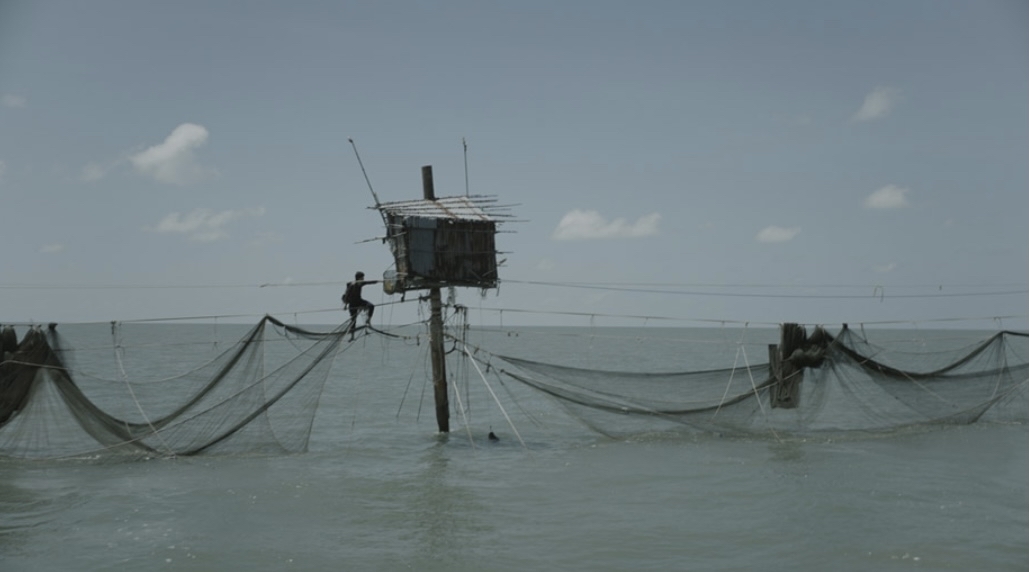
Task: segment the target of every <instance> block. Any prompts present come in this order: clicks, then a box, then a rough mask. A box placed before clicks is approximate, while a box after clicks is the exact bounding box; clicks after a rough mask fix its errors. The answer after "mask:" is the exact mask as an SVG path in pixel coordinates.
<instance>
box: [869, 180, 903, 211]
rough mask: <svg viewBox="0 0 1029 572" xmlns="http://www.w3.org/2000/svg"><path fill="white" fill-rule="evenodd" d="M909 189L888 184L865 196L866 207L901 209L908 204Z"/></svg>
mask: <svg viewBox="0 0 1029 572" xmlns="http://www.w3.org/2000/svg"><path fill="white" fill-rule="evenodd" d="M907 194H908V189H903V188H901V187H898V186H896V185H886V186H885V187H883V188H881V189H879V190H878V191H876V192H874V193H872V194H870V195H868V196H867V197H866V198H865V208H869V209H883V210H886V209H900V208H904V207H906V206H908V199H907Z"/></svg>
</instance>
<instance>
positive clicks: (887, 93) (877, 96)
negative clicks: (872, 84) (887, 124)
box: [851, 87, 900, 121]
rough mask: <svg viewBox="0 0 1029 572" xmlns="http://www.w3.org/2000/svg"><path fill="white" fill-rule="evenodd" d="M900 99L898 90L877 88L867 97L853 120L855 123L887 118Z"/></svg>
mask: <svg viewBox="0 0 1029 572" xmlns="http://www.w3.org/2000/svg"><path fill="white" fill-rule="evenodd" d="M899 98H900V92H899V91H898V90H896V89H893V88H891V87H877V88H875V89H873V90H872V92H871V93H869V94H868V95H866V96H865V101H864V103H862V104H861V109H858V110H857V113H855V114H854V117H852V118H851V119H853V120H854V121H871V120H873V119H879V118H880V117H885V116H886V115H888V114H889V113H890V111H891V110H892V109H893V106H894V105H896V104H897V100H898V99H899Z"/></svg>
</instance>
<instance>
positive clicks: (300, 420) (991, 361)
mask: <svg viewBox="0 0 1029 572" xmlns="http://www.w3.org/2000/svg"><path fill="white" fill-rule="evenodd" d="M350 326H351V322H349V321H348V322H345V323H343V324H342V325H340V326H339V327H338V328H336V329H333V330H331V331H327V332H314V331H310V330H306V329H302V328H298V327H292V326H287V325H285V324H283V323H282V322H280V321H278V320H276V319H275V318H272V317H270V316H266V317H264V318H263V319H261V320H260V321H259V322H258V323H257V324H256V325H254V326H253V327H251V328H250V329H249V330H248V331H246V332H245V333H244V334H243V335H242V336H241V337H240V338H239V339H238V341H234V342H233V343H222V344H220V345H219V344H218V343H217V342H215V343H213V344H212V343H203V342H201V341H199V340H187V342H186V343H182V344H181V345H182V346H183V348H184V349H183V350H182V351H181V352H179V351H176V348H175V347H174V346H175V340H174V336H168V335H165V334H167V332H166V331H164V330H159V327H160V326H154V325H144V326H143V327H142V329H140V330H138V331H127V330H125V328H124V327H123V325H119V324H112V328H111V337H110V338H109V339H108V340H107V341H106V343H100V342H103V340H99V341H97V340H93V342H95V346H94V347H90V348H79V349H76V348H74V347H73V346H72V344H71V343H70V342H69V340H68V339H66V337H65V336H63V335H62V334H61V332H60V329H59V328H57V327H56V326H51V327H48V328H42V327H35V328H32V329H29V330H28V331H26V332H25V333H24V335H23V337H22V339H21V340H20V342H19V340H18V339H17V336H16V334H15V332H14V330H13V329H11V328H4V330H3V335H2V336H0V341H2V345H0V350H2V355H3V361H2V363H0V457H14V458H60V457H82V456H95V455H106V454H128V455H136V456H174V455H196V454H202V453H218V454H237V453H271V454H278V453H294V452H301V451H304V450H306V449H307V445H308V441H309V438H310V435H311V429H312V424H313V422H314V416H315V413H316V409H317V406H318V402H319V398H320V396H321V393H322V389H323V388H324V386H325V383H326V380H327V378H328V375H329V371H330V368H331V366H332V364H333V361H334V358H335V357H336V356H337V355H338V354H339V353H340V352H341V351H343V350H345V349H346V348H347V347H349V346H348V345H343V344H345V343H346V341H347V339H348V338H349V337H350V336H349V335H350V334H351V332H349V327H350ZM785 326H790V325H789V324H787V325H784V329H783V336H782V337H781V338H780V340H781V342H782V343H781V344H780V346H779V347H780V348H782V347H785V346H786V345H787V344H786V342H787V341H790V343H795V346H796V347H794V348H793V349H792V350H790V351H777V352H772V351H770V352H769V358H770V361H769V362H768V363H758V364H753V363H748V362H747V360H744V361H743V362H737V363H736V364H735V365H734V367H729V368H723V369H701V370H697V371H683V372H673V373H666V372H645V371H611V370H602V369H585V368H582V367H569V366H567V365H557V364H553V363H544V362H542V361H538V360H533V359H530V358H529V357H514V356H510V355H506V353H513V352H511V351H507V352H506V353H505V354H501V353H495V352H492V351H490V350H489V348H484V347H483V348H472V347H471V346H467V345H465V349H466V351H464V352H454V351H452V352H449V353H450V355H449V357H448V361H457V360H464V359H468V360H475V361H476V362H481V363H479V364H477V366H476V367H475V368H462V367H460V366H459V367H456V368H451V371H452V372H453V371H462V370H463V371H465V372H466V373H467V372H469V371H475V372H479V373H481V372H488V371H490V370H491V369H492V371H493V372H495V373H497V374H499V375H500V376H501V378H500V379H501V380H502V381H503V380H505V379H506V380H515V381H517V382H520V383H521V384H524V386H525V387H527V388H531V390H533V391H538V392H542V393H543V394H545V395H547V396H550V397H552V398H554V400H555V401H556V402H557V403H558V404H560V406H562V407H563V408H564V409H565V410H567V412H569V413H570V414H571V415H572V416H573V417H574V418H576V419H578V420H580V421H582V422H583V423H584V424H586V425H587V426H589V427H590V428H592V429H593V430H595V431H597V432H599V433H602V434H605V435H610V436H623V435H627V434H632V433H637V432H647V431H654V430H662V429H665V428H669V427H676V428H682V427H687V428H689V429H691V430H698V431H704V432H715V433H719V434H729V435H732V434H755V433H762V434H764V433H768V432H774V433H779V432H783V433H796V434H809V433H819V432H854V431H858V432H862V431H868V432H882V431H891V430H895V429H898V428H903V427H910V426H927V425H934V424H969V423H975V422H978V421H989V422H1016V423H1026V422H1029V362H1027V356H1029V334H1025V333H1018V332H1010V331H1001V332H999V333H997V334H994V335H992V336H989V337H988V338H985V339H983V340H981V341H980V342H978V343H975V344H971V345H964V346H962V347H959V348H954V349H947V350H937V351H928V350H927V351H907V352H901V351H894V350H892V349H890V348H886V347H882V346H879V345H876V344H873V343H872V342H870V341H869V340H868V339H867V338H866V337H865V336H864V335H863V332H861V333H859V332H857V331H855V330H853V329H849V328H847V327H844V328H843V329H842V330H841V331H840V332H839V333H838V334H836V335H835V336H833V335H830V334H828V333H827V332H826V331H825V330H823V329H822V328H816V329H815V331H814V333H813V334H812V336H811V337H807V334H806V332H805V331H803V328H800V329H799V330H792V331H793V332H794V333H793V334H787V332H788V331H790V330H788V329H786V328H785ZM793 326H795V325H793ZM154 328H158V330H154ZM241 331H242V327H241ZM368 331H369V332H373V331H374V332H377V333H380V334H384V335H386V336H387V337H389V338H398V336H395V335H392V334H389V333H386V332H379V331H378V330H368ZM462 331H465V330H462ZM155 332H156V333H155ZM123 336H124V337H125V338H126V339H127V340H128V343H125V344H123V342H122V338H123ZM147 336H150V340H149V341H150V342H151V343H150V345H152V346H154V347H155V348H156V349H155V350H154V351H149V352H148V351H146V346H147V345H148V344H147V343H145V342H146V341H147V339H146V338H147ZM791 336H792V337H793V338H795V339H791ZM451 338H452V341H454V343H455V344H462V343H464V341H463V336H461V334H458V336H451ZM233 339H235V338H233ZM198 348H199V349H198ZM455 349H456V346H455ZM510 349H511V348H508V350H510ZM551 349H552V348H551ZM638 349H639V348H637V351H638ZM87 350H88V351H87ZM569 351H571V350H569ZM566 353H567V352H566ZM629 354H630V355H631V352H629ZM101 355H102V356H105V357H104V359H100V356H101ZM551 355H554V354H553V353H552V354H551ZM662 355H663V354H662ZM483 356H488V357H487V358H484V357H483ZM683 356H685V357H687V358H688V357H690V356H692V354H689V353H688V352H685V353H684V354H683ZM776 356H778V357H776ZM530 357H532V356H530ZM568 357H573V356H571V355H570V354H569V355H568ZM680 357H682V356H680ZM198 358H202V359H198ZM626 359H627V360H628V359H632V358H631V357H626ZM459 363H460V362H459ZM459 363H458V364H456V365H459ZM641 363H643V362H641ZM646 363H651V364H654V363H660V362H659V361H657V362H655V361H649V362H646ZM687 363H688V362H687ZM712 363H714V362H712ZM422 367H424V364H422ZM191 368H192V369H191ZM168 372H177V373H175V374H174V375H171V376H169V373H168ZM398 374H401V375H402V374H404V372H403V371H401V370H398ZM449 381H450V387H451V389H450V391H451V392H455V391H456V390H457V388H458V387H459V385H458V384H457V383H456V382H455V380H454V379H450V380H449ZM483 381H486V378H485V376H484V375H483ZM487 387H488V383H487ZM489 393H490V394H491V396H492V398H493V399H495V400H496V399H497V396H496V394H495V393H494V392H493V390H492V389H491V388H490V389H489ZM509 396H510V397H511V398H512V399H514V395H513V394H510V393H509ZM454 397H455V398H458V399H457V401H458V402H459V403H458V406H459V407H462V408H467V407H468V404H467V403H464V404H462V403H460V397H461V396H460V394H459V393H456V394H455V395H454ZM398 398H399V396H398ZM498 405H501V404H500V403H499V400H498ZM501 407H503V405H501ZM383 414H385V412H384V413H383ZM528 414H529V415H530V416H531V412H530V413H528ZM504 415H505V417H506V416H507V413H506V412H505V413H504ZM509 421H510V420H509Z"/></svg>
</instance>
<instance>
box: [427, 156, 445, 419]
mask: <svg viewBox="0 0 1029 572" xmlns="http://www.w3.org/2000/svg"><path fill="white" fill-rule="evenodd" d="M422 192H423V193H424V196H425V200H429V201H434V200H436V191H435V188H434V185H433V182H432V165H426V166H424V167H422ZM429 311H430V313H429V349H430V352H431V354H432V388H433V391H434V393H435V395H436V426H437V427H439V431H440V433H449V432H450V396H449V392H448V390H447V357H446V352H445V351H444V350H443V299H442V296H441V295H440V289H439V286H433V287H432V288H430V289H429Z"/></svg>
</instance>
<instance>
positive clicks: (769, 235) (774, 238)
mask: <svg viewBox="0 0 1029 572" xmlns="http://www.w3.org/2000/svg"><path fill="white" fill-rule="evenodd" d="M798 234H800V227H793V228H783V227H781V226H767V227H765V228H763V229H761V232H759V233H757V236H756V237H755V238H756V239H757V241H758V242H789V241H791V240H793V237H795V236H797V235H798Z"/></svg>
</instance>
